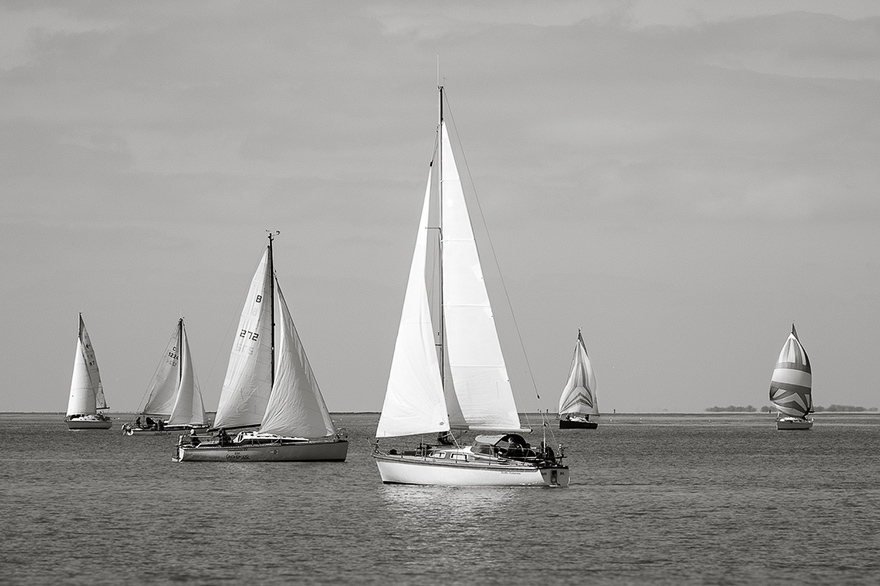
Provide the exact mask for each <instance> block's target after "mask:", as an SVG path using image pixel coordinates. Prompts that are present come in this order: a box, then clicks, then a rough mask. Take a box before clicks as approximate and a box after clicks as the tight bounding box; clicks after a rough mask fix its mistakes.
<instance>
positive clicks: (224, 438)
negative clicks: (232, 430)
mask: <svg viewBox="0 0 880 586" xmlns="http://www.w3.org/2000/svg"><path fill="white" fill-rule="evenodd" d="M217 441H219V442H220V445H221V446H225V445H228V444H229V434H228V433H226V430H225V429H223V428H222V427H221V428H220V431H218V432H217Z"/></svg>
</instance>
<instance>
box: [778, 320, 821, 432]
mask: <svg viewBox="0 0 880 586" xmlns="http://www.w3.org/2000/svg"><path fill="white" fill-rule="evenodd" d="M812 382H813V374H812V369H811V368H810V358H809V357H808V356H807V351H806V350H804V347H803V346H802V345H801V342H800V340H799V339H798V335H797V330H796V329H795V327H794V324H791V334H789V335H788V339H787V340H786V341H785V344H784V345H783V346H782V351H781V352H780V353H779V359H778V360H777V361H776V368H775V369H773V377H772V378H771V379H770V400H771V401H772V402H773V404H774V405H776V429H780V430H783V429H802V430H803V429H810V428H811V427H813V420H812V418H808V417H807V415H809V414H810V413H812V412H813V394H812Z"/></svg>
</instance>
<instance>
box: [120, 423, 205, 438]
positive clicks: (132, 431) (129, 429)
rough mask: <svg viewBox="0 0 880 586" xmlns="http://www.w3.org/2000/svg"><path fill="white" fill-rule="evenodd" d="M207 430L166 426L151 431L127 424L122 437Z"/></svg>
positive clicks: (192, 426)
mask: <svg viewBox="0 0 880 586" xmlns="http://www.w3.org/2000/svg"><path fill="white" fill-rule="evenodd" d="M207 428H208V426H207V425H166V426H164V427H163V428H162V429H149V428H144V427H136V426H134V425H130V424H128V423H126V424H125V425H123V426H122V435H136V436H145V435H171V434H175V433H176V434H179V433H180V432H183V431H185V432H189V430H190V429H195V430H197V431H199V430H205V429H207Z"/></svg>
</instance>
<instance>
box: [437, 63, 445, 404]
mask: <svg viewBox="0 0 880 586" xmlns="http://www.w3.org/2000/svg"><path fill="white" fill-rule="evenodd" d="M439 70H440V58H439V57H438V58H437V77H438V80H437V81H438V85H437V89H438V90H439V93H440V104H439V106H438V108H437V110H438V117H439V121H438V123H437V146H438V147H439V148H438V149H437V196H438V202H439V205H440V210H439V216H440V221H439V226H440V261H439V264H440V360H439V362H440V386H441V387H442V388H443V390H444V391H445V390H446V318H445V312H444V305H443V86H442V85H440V83H439V77H440V71H439Z"/></svg>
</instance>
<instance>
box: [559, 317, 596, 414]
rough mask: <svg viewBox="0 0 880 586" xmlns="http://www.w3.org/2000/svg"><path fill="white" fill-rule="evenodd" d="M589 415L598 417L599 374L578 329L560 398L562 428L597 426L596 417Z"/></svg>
mask: <svg viewBox="0 0 880 586" xmlns="http://www.w3.org/2000/svg"><path fill="white" fill-rule="evenodd" d="M590 415H592V416H593V417H598V416H599V404H598V402H597V401H596V373H595V372H594V371H593V364H592V363H591V362H590V356H589V355H588V354H587V346H586V344H584V337H583V336H582V335H581V331H580V329H578V337H577V342H576V343H575V346H574V356H572V358H571V369H570V370H569V374H568V381H567V382H566V383H565V388H564V389H563V390H562V395H561V396H560V397H559V428H560V429H570V428H575V429H596V428H597V427H598V426H599V424H598V423H597V422H596V421H595V419H593V420H591V419H590Z"/></svg>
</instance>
